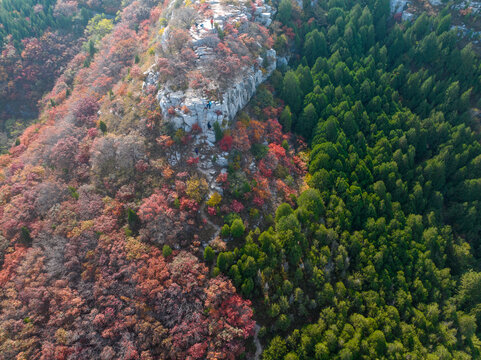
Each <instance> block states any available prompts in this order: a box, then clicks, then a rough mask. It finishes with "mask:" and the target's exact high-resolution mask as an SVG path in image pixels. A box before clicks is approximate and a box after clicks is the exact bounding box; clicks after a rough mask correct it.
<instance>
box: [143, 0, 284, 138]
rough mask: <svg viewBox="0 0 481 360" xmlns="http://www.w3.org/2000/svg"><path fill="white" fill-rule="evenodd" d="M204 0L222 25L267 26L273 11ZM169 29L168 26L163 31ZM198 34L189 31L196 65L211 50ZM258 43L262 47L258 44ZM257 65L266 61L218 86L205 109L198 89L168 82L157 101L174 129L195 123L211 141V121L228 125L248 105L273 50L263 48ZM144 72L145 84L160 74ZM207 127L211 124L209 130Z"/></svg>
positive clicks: (272, 64)
mask: <svg viewBox="0 0 481 360" xmlns="http://www.w3.org/2000/svg"><path fill="white" fill-rule="evenodd" d="M206 2H207V3H209V5H210V6H211V9H212V11H213V13H214V16H213V18H214V20H215V22H216V23H217V24H218V25H219V26H220V27H221V28H222V27H223V26H224V24H226V23H228V22H232V21H238V20H239V19H245V20H247V21H255V22H257V23H260V24H262V25H264V26H269V24H270V23H271V21H272V13H273V10H272V8H271V7H270V6H269V5H266V4H264V5H262V6H257V9H256V10H255V12H252V13H251V12H250V11H249V9H247V8H246V7H245V6H240V7H233V6H232V5H222V4H220V3H219V2H218V1H216V0H207V1H206ZM245 20H244V21H245ZM201 23H202V22H201ZM202 24H203V26H204V28H205V29H208V28H210V24H209V19H205V20H204V22H203V23H202ZM168 31H169V29H168V27H167V28H166V30H165V32H164V34H165V33H166V32H168ZM198 33H199V32H191V36H192V40H193V50H194V51H195V53H196V54H197V56H198V60H197V64H198V65H197V66H202V64H203V61H205V60H206V59H208V58H209V56H211V51H212V49H210V48H206V47H205V46H203V42H202V40H203V39H202V36H199V35H198ZM258 45H259V47H261V45H260V44H258ZM257 64H267V66H266V67H265V68H264V69H259V68H258V67H257V68H256V67H254V66H250V67H245V68H244V69H242V71H240V73H241V75H239V76H237V77H236V78H234V79H233V80H232V81H231V84H232V85H229V86H224V87H221V86H218V87H217V96H216V97H217V99H218V101H213V102H212V103H211V106H210V108H206V105H207V102H208V101H209V100H211V99H208V98H206V97H204V96H202V94H201V93H199V91H196V90H193V89H191V88H189V89H187V90H185V91H172V89H171V87H170V86H169V83H166V84H163V85H162V87H161V88H160V90H159V91H158V93H157V100H158V102H159V105H160V108H161V110H162V113H163V116H164V118H165V119H167V120H168V121H170V122H171V123H172V124H173V126H174V127H175V128H177V129H184V130H186V131H189V130H191V128H192V126H193V125H194V124H198V125H199V126H200V127H201V128H202V130H203V133H204V134H205V135H206V136H207V140H208V141H209V142H214V140H215V136H214V131H213V125H214V123H215V122H216V121H217V122H218V123H219V124H220V125H221V126H223V127H228V126H229V122H230V121H231V120H232V119H233V118H234V117H235V115H236V114H237V112H238V111H239V110H241V109H242V108H243V107H245V106H246V105H247V103H248V102H249V100H250V99H251V97H252V96H253V95H254V93H255V91H256V89H257V87H258V86H259V85H260V84H261V83H262V82H264V81H265V80H266V79H267V78H268V77H269V76H270V75H271V74H272V72H273V71H274V70H275V69H276V67H277V58H276V51H275V50H273V49H269V50H267V51H265V59H263V58H262V57H258V58H257ZM146 75H147V77H146V80H145V83H144V86H149V85H157V84H158V78H159V76H158V74H157V73H156V72H155V71H153V70H152V69H151V70H149V71H148V72H147V73H146ZM219 99H220V100H219ZM209 125H210V126H209ZM209 127H211V129H210V130H209Z"/></svg>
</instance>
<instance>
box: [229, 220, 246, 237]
mask: <svg viewBox="0 0 481 360" xmlns="http://www.w3.org/2000/svg"><path fill="white" fill-rule="evenodd" d="M244 231H245V226H244V223H243V222H242V220H240V219H236V220H234V222H233V223H232V226H231V228H230V232H231V234H232V236H233V237H235V238H240V237H241V236H242V235H244Z"/></svg>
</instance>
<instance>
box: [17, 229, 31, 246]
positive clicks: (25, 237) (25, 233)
mask: <svg viewBox="0 0 481 360" xmlns="http://www.w3.org/2000/svg"><path fill="white" fill-rule="evenodd" d="M32 241H33V239H32V237H31V236H30V230H28V228H27V227H26V226H22V228H21V229H20V242H21V243H22V244H23V245H25V246H30V245H32Z"/></svg>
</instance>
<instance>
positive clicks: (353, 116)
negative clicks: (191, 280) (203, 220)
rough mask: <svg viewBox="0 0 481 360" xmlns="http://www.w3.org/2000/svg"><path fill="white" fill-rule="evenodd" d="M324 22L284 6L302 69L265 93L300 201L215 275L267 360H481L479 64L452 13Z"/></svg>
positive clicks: (225, 257)
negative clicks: (292, 139)
mask: <svg viewBox="0 0 481 360" xmlns="http://www.w3.org/2000/svg"><path fill="white" fill-rule="evenodd" d="M322 7H323V10H324V11H325V17H324V18H321V19H319V18H316V15H315V14H314V13H312V12H310V10H311V9H304V11H303V12H302V13H301V15H299V13H296V12H294V11H293V5H292V4H291V2H289V1H287V0H283V1H282V2H281V3H280V5H279V13H278V17H279V18H280V20H281V21H282V22H283V23H284V24H285V26H288V27H290V28H291V29H292V31H293V33H294V34H293V35H292V38H293V40H294V41H293V42H294V45H293V46H295V47H296V50H297V53H298V54H299V55H298V56H297V61H296V62H294V63H292V64H291V66H290V67H289V68H286V69H284V71H281V72H276V73H275V74H274V75H273V76H272V78H271V80H270V83H271V85H272V88H273V92H274V95H275V96H276V97H278V98H280V99H282V100H283V101H284V103H285V104H286V106H285V108H284V109H283V111H282V113H281V115H280V119H279V121H280V123H281V124H282V126H283V129H284V131H290V130H291V129H292V130H293V131H294V132H295V133H297V134H299V135H301V136H303V137H304V138H305V139H306V140H308V141H309V144H310V149H311V150H310V159H309V174H308V175H307V176H306V180H307V183H308V185H309V189H308V190H306V191H304V192H303V193H302V194H301V195H300V196H299V197H298V198H297V199H296V203H295V206H292V204H287V203H284V204H282V205H280V206H279V207H278V208H277V210H276V213H275V223H274V224H273V226H272V227H270V228H269V229H266V230H265V231H263V232H261V231H258V230H257V231H251V232H250V233H249V235H248V236H247V237H246V243H245V245H243V246H241V247H237V248H235V249H234V250H233V251H228V252H223V253H221V254H220V255H219V256H218V257H217V262H216V265H217V267H218V268H219V269H220V271H221V272H223V273H225V274H226V275H228V276H230V277H231V279H232V281H233V282H234V285H235V286H236V287H237V288H240V289H241V292H242V294H243V295H244V296H246V297H248V298H251V299H252V300H253V301H254V304H256V305H257V308H256V309H257V311H256V312H257V313H258V314H262V318H263V321H264V326H263V327H262V329H261V334H262V335H263V336H264V337H265V338H266V339H267V341H268V344H269V345H268V346H267V348H266V349H265V351H264V353H263V355H262V358H263V359H265V360H270V359H290V360H291V359H333V358H336V359H337V358H339V359H367V358H369V359H374V358H376V359H381V358H386V359H405V358H411V359H470V358H479V357H480V356H481V354H480V347H479V345H480V342H479V338H478V336H479V325H481V323H480V320H481V313H480V307H479V301H480V298H479V291H478V290H477V288H478V287H479V286H480V280H481V273H480V272H478V271H479V265H477V264H478V262H479V260H478V259H479V257H480V255H481V254H480V251H481V249H480V244H479V231H480V227H479V216H480V212H479V211H480V203H479V200H480V198H479V194H480V188H479V187H478V186H479V184H481V178H480V177H481V173H480V168H479V166H480V165H481V147H480V144H479V127H478V123H477V121H478V120H477V119H476V118H475V117H473V116H472V114H471V111H470V110H471V108H472V107H473V104H474V106H476V105H477V104H476V103H475V101H476V100H477V99H479V91H480V87H479V86H480V74H481V68H480V63H479V59H478V58H477V56H476V55H475V53H474V52H473V50H472V49H471V48H470V47H469V46H467V47H465V48H463V49H460V48H458V46H457V35H456V33H455V31H450V14H449V13H447V12H446V11H444V12H440V13H439V14H438V15H437V16H436V17H434V18H433V17H428V16H426V15H425V14H423V15H421V16H420V17H419V18H417V19H416V20H415V21H414V22H413V23H404V24H397V23H394V24H391V25H390V26H389V24H388V26H386V19H387V18H388V16H389V7H388V4H387V3H386V2H383V1H374V2H371V3H369V2H367V3H364V4H362V5H361V4H359V3H354V2H348V1H342V0H330V1H329V2H327V3H324V4H322ZM312 10H314V9H312ZM311 16H312V18H311ZM309 19H311V20H312V21H311V20H309ZM316 21H317V22H318V23H316ZM296 24H297V26H296ZM301 24H302V25H301ZM299 25H301V26H299ZM278 39H279V38H278ZM277 44H278V45H282V46H285V45H286V44H285V43H281V42H278V43H277ZM281 49H283V48H281V47H280V46H279V50H281Z"/></svg>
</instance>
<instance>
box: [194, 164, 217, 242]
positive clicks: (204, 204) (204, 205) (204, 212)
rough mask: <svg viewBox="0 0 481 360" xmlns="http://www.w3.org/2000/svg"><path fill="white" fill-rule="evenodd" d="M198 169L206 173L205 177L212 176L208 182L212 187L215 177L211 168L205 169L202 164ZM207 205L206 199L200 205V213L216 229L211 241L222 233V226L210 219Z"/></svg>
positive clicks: (203, 173)
mask: <svg viewBox="0 0 481 360" xmlns="http://www.w3.org/2000/svg"><path fill="white" fill-rule="evenodd" d="M197 170H198V171H199V172H200V173H201V174H202V175H204V178H205V179H209V178H212V179H211V180H210V181H209V182H208V184H207V185H208V187H209V189H210V188H211V185H212V183H213V182H215V178H214V177H212V176H211V174H210V173H209V170H205V169H202V168H201V167H200V166H198V167H197ZM205 207H206V202H205V201H204V202H203V203H202V205H201V207H200V210H199V211H200V215H201V217H202V218H203V219H205V220H206V222H207V224H209V225H210V226H211V227H212V228H214V229H215V232H214V234H213V235H212V238H211V241H212V240H214V239H215V238H216V237H217V236H219V234H220V230H221V227H220V226H219V225H217V224H214V223H213V222H212V221H211V220H210V219H209V214H207V212H206V211H205Z"/></svg>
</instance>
